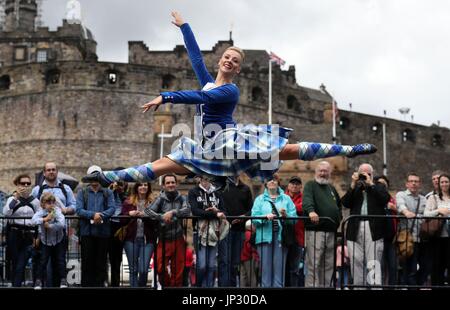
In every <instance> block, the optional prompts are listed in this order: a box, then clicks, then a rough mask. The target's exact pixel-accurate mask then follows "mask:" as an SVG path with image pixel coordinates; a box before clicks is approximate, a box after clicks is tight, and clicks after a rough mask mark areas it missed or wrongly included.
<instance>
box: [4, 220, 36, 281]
mask: <svg viewBox="0 0 450 310" xmlns="http://www.w3.org/2000/svg"><path fill="white" fill-rule="evenodd" d="M32 243H33V236H32V233H31V232H30V231H24V230H20V229H16V228H15V227H11V231H10V232H9V234H8V247H9V248H10V251H11V252H10V253H11V265H12V276H11V279H12V285H13V286H14V287H20V286H22V282H23V281H24V279H25V266H26V264H27V262H28V259H29V258H30V256H31V253H32V252H31V247H32Z"/></svg>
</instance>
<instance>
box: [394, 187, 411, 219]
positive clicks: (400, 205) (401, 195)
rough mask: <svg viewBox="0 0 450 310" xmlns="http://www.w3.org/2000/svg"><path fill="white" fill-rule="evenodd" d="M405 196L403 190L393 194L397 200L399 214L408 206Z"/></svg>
mask: <svg viewBox="0 0 450 310" xmlns="http://www.w3.org/2000/svg"><path fill="white" fill-rule="evenodd" d="M405 196H406V194H405V192H398V193H397V195H396V196H395V200H396V201H397V212H398V213H399V214H402V213H403V211H405V210H408V207H407V206H406V201H405Z"/></svg>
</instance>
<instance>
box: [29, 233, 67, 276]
mask: <svg viewBox="0 0 450 310" xmlns="http://www.w3.org/2000/svg"><path fill="white" fill-rule="evenodd" d="M65 254H66V251H65V242H64V241H63V240H62V241H60V242H59V243H57V244H55V245H53V246H50V245H45V244H43V243H42V244H41V261H40V264H39V268H38V273H37V275H36V277H37V279H40V280H42V279H43V278H44V273H46V272H47V270H48V263H49V260H50V258H51V260H52V262H54V263H55V265H56V268H57V269H53V272H57V274H58V276H59V277H60V279H65V278H66V257H65ZM46 278H47V279H50V275H49V274H47V277H46Z"/></svg>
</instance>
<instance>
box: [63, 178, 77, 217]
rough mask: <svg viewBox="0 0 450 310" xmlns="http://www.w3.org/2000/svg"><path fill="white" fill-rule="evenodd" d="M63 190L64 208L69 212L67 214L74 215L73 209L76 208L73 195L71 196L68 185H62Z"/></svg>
mask: <svg viewBox="0 0 450 310" xmlns="http://www.w3.org/2000/svg"><path fill="white" fill-rule="evenodd" d="M64 188H65V190H66V193H67V200H66V208H68V209H69V210H70V211H69V214H74V213H75V209H76V207H77V204H76V201H75V195H74V194H73V191H72V189H71V188H70V186H69V185H66V184H64Z"/></svg>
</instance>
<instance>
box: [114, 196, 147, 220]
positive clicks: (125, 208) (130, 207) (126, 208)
mask: <svg viewBox="0 0 450 310" xmlns="http://www.w3.org/2000/svg"><path fill="white" fill-rule="evenodd" d="M132 210H136V207H135V206H134V205H132V204H131V203H129V201H128V199H127V200H125V201H124V202H123V204H122V207H121V211H120V215H123V216H130V214H129V213H130V211H132ZM144 212H145V211H144ZM130 221H131V218H121V219H120V224H121V225H126V224H128V223H129V222H130Z"/></svg>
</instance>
